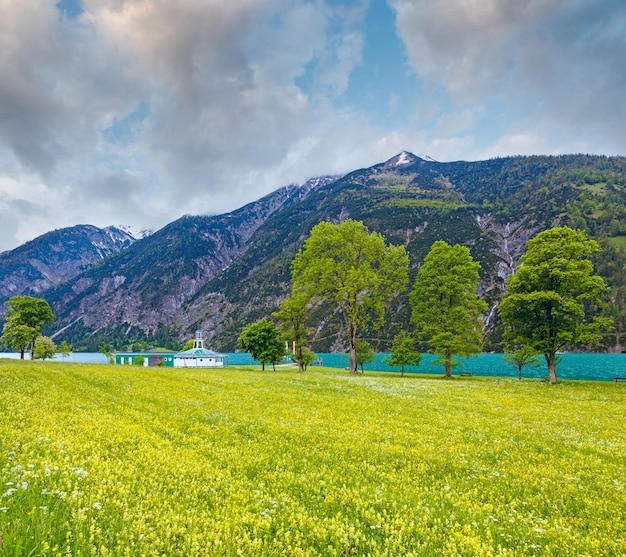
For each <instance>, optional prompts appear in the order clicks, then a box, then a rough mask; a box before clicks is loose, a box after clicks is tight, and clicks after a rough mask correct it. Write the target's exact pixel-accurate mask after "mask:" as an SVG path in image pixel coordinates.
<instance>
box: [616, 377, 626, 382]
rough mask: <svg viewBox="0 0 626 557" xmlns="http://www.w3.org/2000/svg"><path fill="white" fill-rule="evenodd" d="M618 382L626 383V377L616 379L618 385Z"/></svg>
mask: <svg viewBox="0 0 626 557" xmlns="http://www.w3.org/2000/svg"><path fill="white" fill-rule="evenodd" d="M618 381H626V377H616V378H615V382H616V383H617V382H618Z"/></svg>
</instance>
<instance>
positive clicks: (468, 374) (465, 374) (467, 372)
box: [459, 371, 472, 377]
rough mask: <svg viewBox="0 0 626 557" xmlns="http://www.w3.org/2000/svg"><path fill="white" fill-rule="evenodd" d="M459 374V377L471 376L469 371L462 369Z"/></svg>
mask: <svg viewBox="0 0 626 557" xmlns="http://www.w3.org/2000/svg"><path fill="white" fill-rule="evenodd" d="M459 375H460V376H461V377H471V376H472V372H471V371H462V372H461V373H459Z"/></svg>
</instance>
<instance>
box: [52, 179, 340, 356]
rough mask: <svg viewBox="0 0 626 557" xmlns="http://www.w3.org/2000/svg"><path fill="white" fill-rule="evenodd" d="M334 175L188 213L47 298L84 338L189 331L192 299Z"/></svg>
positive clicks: (70, 330) (69, 330)
mask: <svg viewBox="0 0 626 557" xmlns="http://www.w3.org/2000/svg"><path fill="white" fill-rule="evenodd" d="M332 180H334V178H333V177H321V178H316V179H313V180H310V181H308V182H307V183H305V184H304V185H302V186H298V185H291V186H288V187H284V188H281V189H279V190H277V191H275V192H273V193H271V194H270V195H267V196H266V197H264V198H262V199H260V200H259V201H256V202H254V203H250V204H249V205H246V206H245V207H242V208H241V209H238V210H236V211H234V212H232V213H228V214H225V215H217V216H185V217H182V218H180V219H178V220H176V221H174V222H172V223H171V224H169V225H167V226H165V227H164V228H162V229H161V230H159V231H157V232H155V233H153V234H152V235H150V236H148V237H147V238H145V239H143V240H141V241H138V242H136V243H135V244H134V245H132V246H130V247H129V248H128V249H127V250H125V251H124V252H122V253H119V254H118V255H116V256H115V257H112V258H109V259H107V260H106V261H104V262H103V263H102V264H101V265H99V266H98V267H96V268H93V269H90V270H89V271H88V272H86V273H83V274H82V275H80V276H77V277H75V278H74V279H73V280H70V281H68V282H66V283H64V284H62V285H59V286H58V287H56V288H53V289H51V290H49V291H48V292H46V293H45V297H46V298H47V299H48V300H49V301H50V303H51V305H52V307H53V309H54V311H55V312H56V314H57V316H58V318H59V323H61V326H62V328H63V329H64V330H63V334H64V335H65V336H67V337H68V338H70V339H72V340H74V341H78V342H80V339H82V338H83V337H84V336H85V335H87V336H92V335H93V332H94V331H98V330H101V331H103V332H102V333H101V334H100V335H98V336H97V337H96V338H99V337H100V336H103V335H105V336H106V338H109V335H110V334H111V331H115V333H117V334H119V333H120V332H122V333H123V335H124V336H134V337H137V338H143V337H144V336H146V335H148V336H151V335H155V334H157V333H158V332H159V331H161V330H162V329H164V328H165V330H166V331H168V335H169V331H172V332H173V333H175V334H177V335H184V334H185V332H186V330H187V329H188V318H187V315H186V312H185V303H186V301H187V300H188V299H190V298H191V297H192V296H194V295H195V294H196V293H197V291H198V290H199V289H200V288H202V287H203V286H204V285H205V284H206V283H207V282H208V281H210V280H211V279H212V278H214V277H215V276H217V275H219V274H220V273H222V272H224V271H225V270H226V269H228V267H229V266H230V265H231V264H232V263H233V261H235V260H236V259H237V258H238V257H239V256H240V255H241V253H242V252H243V251H245V250H246V249H247V247H248V244H249V242H250V241H251V239H252V238H253V237H254V234H255V232H256V230H257V229H258V228H259V226H261V225H262V224H263V223H264V222H265V221H266V220H267V219H268V218H269V217H270V216H271V215H272V214H273V213H275V212H277V211H279V210H283V209H284V208H285V207H287V206H289V205H291V204H293V203H298V202H300V201H301V200H302V199H304V198H306V196H307V195H309V193H310V192H312V191H314V190H315V189H316V188H318V187H323V186H324V185H325V184H326V183H328V182H330V181H332ZM68 325H70V326H69V327H68ZM169 336H171V335H169ZM169 340H171V338H169V337H168V338H166V339H164V340H163V344H168V342H167V341H169Z"/></svg>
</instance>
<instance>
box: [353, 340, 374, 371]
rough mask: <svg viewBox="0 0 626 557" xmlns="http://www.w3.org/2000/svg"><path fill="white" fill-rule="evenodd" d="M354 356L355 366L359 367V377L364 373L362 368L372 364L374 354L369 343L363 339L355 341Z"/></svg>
mask: <svg viewBox="0 0 626 557" xmlns="http://www.w3.org/2000/svg"><path fill="white" fill-rule="evenodd" d="M355 354H356V365H357V366H361V375H363V373H365V369H364V368H363V366H364V365H365V364H369V363H371V362H373V361H374V358H375V357H376V354H374V351H373V350H372V347H371V346H370V343H369V342H367V341H366V340H363V339H357V341H356V351H355Z"/></svg>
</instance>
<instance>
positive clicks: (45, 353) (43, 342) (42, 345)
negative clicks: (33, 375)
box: [33, 336, 57, 360]
mask: <svg viewBox="0 0 626 557" xmlns="http://www.w3.org/2000/svg"><path fill="white" fill-rule="evenodd" d="M56 351H57V347H56V344H54V341H53V340H52V339H51V338H50V337H44V336H38V337H37V340H35V350H34V351H33V357H34V359H35V360H45V359H46V358H54V355H55V354H56Z"/></svg>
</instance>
